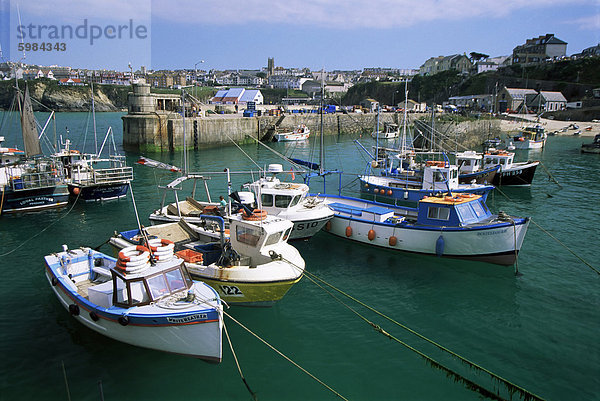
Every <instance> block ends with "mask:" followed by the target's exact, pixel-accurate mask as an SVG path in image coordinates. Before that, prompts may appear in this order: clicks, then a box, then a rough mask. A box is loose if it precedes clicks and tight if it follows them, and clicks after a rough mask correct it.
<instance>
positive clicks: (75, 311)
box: [69, 304, 79, 316]
mask: <svg viewBox="0 0 600 401" xmlns="http://www.w3.org/2000/svg"><path fill="white" fill-rule="evenodd" d="M69 313H70V314H71V315H73V316H78V315H79V305H77V304H71V305H69Z"/></svg>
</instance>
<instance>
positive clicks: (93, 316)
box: [90, 311, 100, 322]
mask: <svg viewBox="0 0 600 401" xmlns="http://www.w3.org/2000/svg"><path fill="white" fill-rule="evenodd" d="M90 318H91V319H92V320H93V321H94V322H97V321H98V320H99V319H100V318H99V317H98V315H97V314H96V312H94V311H91V312H90Z"/></svg>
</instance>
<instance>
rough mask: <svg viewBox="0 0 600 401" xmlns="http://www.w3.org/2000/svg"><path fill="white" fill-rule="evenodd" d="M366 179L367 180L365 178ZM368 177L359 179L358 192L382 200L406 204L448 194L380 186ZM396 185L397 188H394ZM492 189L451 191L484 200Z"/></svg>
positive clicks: (458, 189) (392, 184)
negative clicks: (479, 197) (426, 197)
mask: <svg viewBox="0 0 600 401" xmlns="http://www.w3.org/2000/svg"><path fill="white" fill-rule="evenodd" d="M365 177H367V178H365ZM368 178H369V177H368V176H361V177H360V192H361V193H364V194H368V195H375V196H379V197H383V198H389V199H397V200H402V201H407V202H418V201H420V200H421V199H423V198H424V197H425V196H435V195H437V194H439V193H445V192H448V190H444V191H441V190H439V189H436V190H433V189H418V188H410V187H406V186H404V185H402V184H401V183H398V184H394V183H392V181H390V182H389V183H388V184H387V185H380V184H378V183H376V182H374V181H373V180H369V179H368ZM395 185H398V186H395ZM492 189H494V187H493V186H491V185H485V186H481V187H480V188H476V189H475V188H469V189H467V188H456V189H452V192H453V193H468V194H475V195H481V196H482V197H483V199H484V200H486V199H487V196H488V194H489V193H490V191H491V190H492Z"/></svg>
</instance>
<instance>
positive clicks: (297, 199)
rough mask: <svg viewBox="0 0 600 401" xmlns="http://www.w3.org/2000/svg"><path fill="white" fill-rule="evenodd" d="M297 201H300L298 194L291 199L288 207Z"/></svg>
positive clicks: (294, 204)
mask: <svg viewBox="0 0 600 401" xmlns="http://www.w3.org/2000/svg"><path fill="white" fill-rule="evenodd" d="M298 202H300V195H296V196H294V199H292V202H291V203H290V207H292V206H296V205H297V204H298Z"/></svg>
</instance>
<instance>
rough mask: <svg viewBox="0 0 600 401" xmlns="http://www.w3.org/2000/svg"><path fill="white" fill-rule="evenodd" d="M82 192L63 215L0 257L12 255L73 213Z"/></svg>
mask: <svg viewBox="0 0 600 401" xmlns="http://www.w3.org/2000/svg"><path fill="white" fill-rule="evenodd" d="M80 194H81V191H80V192H79V193H78V194H77V198H75V201H74V202H73V206H71V208H70V209H69V210H68V211H67V212H66V213H65V214H63V215H62V216H60V217H59V218H58V219H56V220H54V221H53V222H52V223H50V224H48V225H47V226H46V227H45V228H44V229H42V230H41V231H39V232H38V233H37V234H35V235H33V236H31V237H29V238H28V239H26V240H25V241H23V242H21V244H20V245H19V246H17V247H16V248H13V249H12V250H11V251H8V252H6V253H3V254H1V255H0V257H4V256H7V255H10V254H11V253H13V252H15V251H16V250H18V249H20V248H22V247H23V246H25V244H27V243H29V242H30V241H31V240H33V239H35V238H37V237H39V236H40V235H41V234H43V233H44V232H45V231H46V230H47V229H49V228H50V227H52V226H53V225H55V224H56V223H58V222H59V221H61V220H62V219H64V218H65V217H67V216H68V215H69V213H71V210H73V208H74V207H75V205H76V204H77V200H78V199H79V195H80Z"/></svg>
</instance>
